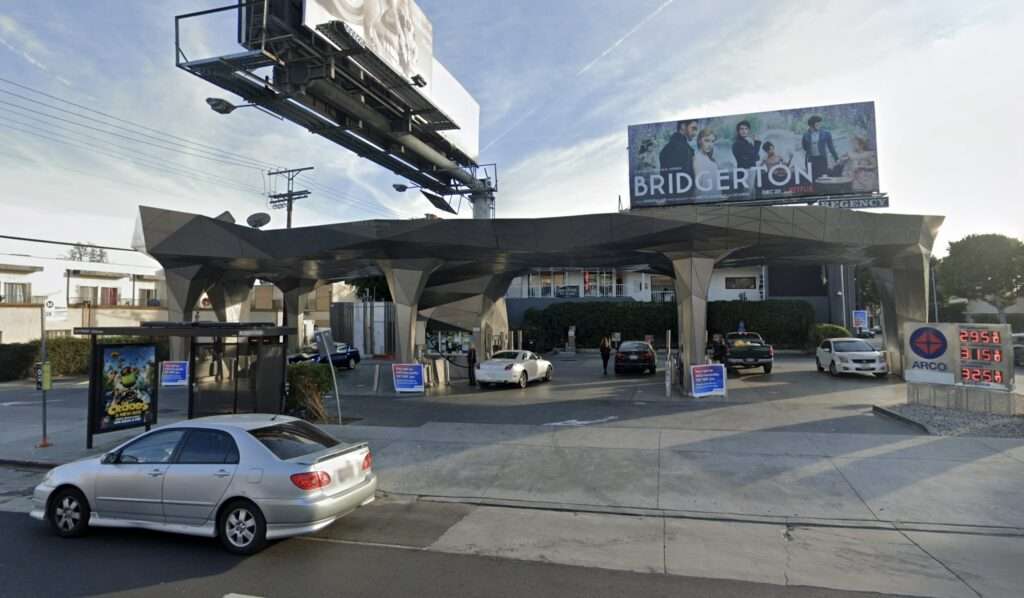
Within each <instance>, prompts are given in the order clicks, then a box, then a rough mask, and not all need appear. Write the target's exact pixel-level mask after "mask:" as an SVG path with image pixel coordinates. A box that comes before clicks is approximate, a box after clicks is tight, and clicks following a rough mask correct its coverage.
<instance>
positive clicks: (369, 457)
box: [363, 453, 373, 471]
mask: <svg viewBox="0 0 1024 598" xmlns="http://www.w3.org/2000/svg"><path fill="white" fill-rule="evenodd" d="M371 467H373V453H366V456H365V457H363V471H370V468H371Z"/></svg>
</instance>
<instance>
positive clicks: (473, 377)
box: [466, 345, 476, 386]
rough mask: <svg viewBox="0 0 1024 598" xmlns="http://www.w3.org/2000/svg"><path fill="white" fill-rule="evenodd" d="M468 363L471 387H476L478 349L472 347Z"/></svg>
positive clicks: (467, 358) (468, 355)
mask: <svg viewBox="0 0 1024 598" xmlns="http://www.w3.org/2000/svg"><path fill="white" fill-rule="evenodd" d="M466 363H467V364H469V385H470V386H476V347H474V346H472V345H470V347H469V353H468V354H467V355H466Z"/></svg>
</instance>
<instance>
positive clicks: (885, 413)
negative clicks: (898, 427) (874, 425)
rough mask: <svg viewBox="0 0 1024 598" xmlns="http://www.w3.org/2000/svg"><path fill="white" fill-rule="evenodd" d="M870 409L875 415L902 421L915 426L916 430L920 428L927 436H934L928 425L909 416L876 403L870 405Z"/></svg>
mask: <svg viewBox="0 0 1024 598" xmlns="http://www.w3.org/2000/svg"><path fill="white" fill-rule="evenodd" d="M871 411H873V412H874V413H875V414H877V415H881V416H883V417H888V418H892V419H894V420H896V421H898V422H902V423H904V424H907V425H909V426H911V427H913V428H917V429H918V430H920V431H921V432H924V433H925V434H927V435H928V436H934V434H932V431H931V430H929V429H928V426H926V425H924V424H922V423H921V422H919V421H915V420H912V419H910V418H909V417H907V416H905V415H900V414H899V413H896V412H895V411H891V410H889V409H886V408H885V407H879V406H878V405H872V406H871Z"/></svg>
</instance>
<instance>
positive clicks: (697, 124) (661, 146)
mask: <svg viewBox="0 0 1024 598" xmlns="http://www.w3.org/2000/svg"><path fill="white" fill-rule="evenodd" d="M878 192H879V185H878V155H877V152H876V135H875V105H874V102H860V103H853V104H838V105H832V106H816V107H811V108H797V109H791V110H777V111H773V112H756V113H750V114H733V115H728V116H716V117H709V118H687V119H682V120H674V121H668V122H658V123H649V124H642V125H633V126H630V127H629V196H630V206H631V207H632V208H643V207H654V206H665V205H679V204H706V203H723V202H742V201H772V200H778V201H779V202H780V203H784V202H792V201H798V200H799V199H800V198H806V197H814V196H819V197H821V196H824V197H836V196H844V195H860V196H864V195H870V194H874V193H878Z"/></svg>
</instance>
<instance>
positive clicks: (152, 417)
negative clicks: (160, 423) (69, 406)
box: [95, 345, 157, 433]
mask: <svg viewBox="0 0 1024 598" xmlns="http://www.w3.org/2000/svg"><path fill="white" fill-rule="evenodd" d="M100 364H101V370H100V392H99V393H98V394H99V404H98V407H99V408H98V409H97V410H96V427H95V431H96V432H97V433H101V432H111V431H113V430H121V429H124V428H135V427H139V426H148V425H153V424H155V423H156V388H157V385H156V381H157V363H156V346H155V345H106V346H104V347H103V351H102V357H101V361H100Z"/></svg>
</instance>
